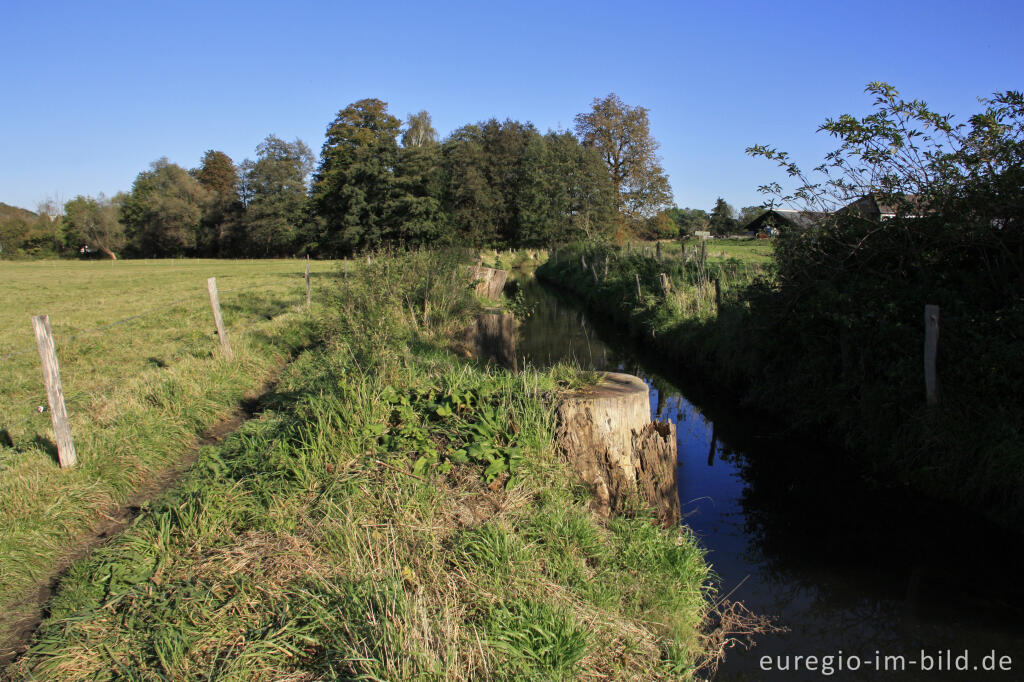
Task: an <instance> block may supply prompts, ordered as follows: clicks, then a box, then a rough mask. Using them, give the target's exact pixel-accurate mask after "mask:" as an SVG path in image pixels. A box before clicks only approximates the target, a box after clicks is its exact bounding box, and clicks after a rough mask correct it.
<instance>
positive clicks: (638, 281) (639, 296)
mask: <svg viewBox="0 0 1024 682" xmlns="http://www.w3.org/2000/svg"><path fill="white" fill-rule="evenodd" d="M633 277H635V278H636V300H638V301H639V300H640V299H641V298H643V294H642V293H641V292H640V275H638V274H637V273H635V272H634V273H633Z"/></svg>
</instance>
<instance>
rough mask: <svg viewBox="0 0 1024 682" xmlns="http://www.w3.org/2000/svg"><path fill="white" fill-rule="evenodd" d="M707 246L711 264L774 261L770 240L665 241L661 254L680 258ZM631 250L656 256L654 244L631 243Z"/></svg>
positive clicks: (752, 263) (759, 263)
mask: <svg viewBox="0 0 1024 682" xmlns="http://www.w3.org/2000/svg"><path fill="white" fill-rule="evenodd" d="M702 241H704V243H705V244H706V245H707V250H708V260H709V261H711V262H716V261H725V260H728V259H729V258H738V259H740V260H742V261H744V262H745V263H749V264H751V265H754V264H757V265H763V264H765V263H768V262H769V261H770V260H771V259H772V244H771V240H768V239H746V238H743V239H708V240H700V239H687V240H686V241H684V242H680V241H679V240H675V239H673V240H664V241H662V242H661V253H662V256H663V257H665V258H679V257H680V255H681V254H682V253H683V252H684V250H685V251H686V252H692V251H693V250H694V249H695V248H696V249H699V248H700V245H701V242H702ZM629 249H630V251H631V252H633V253H643V251H644V249H647V252H648V253H649V254H650V255H654V252H655V244H654V242H630V244H629Z"/></svg>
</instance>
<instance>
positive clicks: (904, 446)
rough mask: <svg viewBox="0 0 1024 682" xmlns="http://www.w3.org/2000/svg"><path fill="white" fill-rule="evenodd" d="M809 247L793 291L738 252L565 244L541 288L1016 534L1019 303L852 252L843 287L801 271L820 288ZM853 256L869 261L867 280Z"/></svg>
mask: <svg viewBox="0 0 1024 682" xmlns="http://www.w3.org/2000/svg"><path fill="white" fill-rule="evenodd" d="M800 239H801V237H799V236H795V237H794V240H796V242H797V243H796V244H791V243H790V242H789V241H786V242H785V243H784V244H783V248H784V249H785V251H784V253H783V258H784V259H786V262H787V263H789V265H788V266H787V268H788V270H787V272H789V271H790V270H794V269H795V270H796V271H798V272H799V274H800V276H801V277H802V278H803V280H802V281H800V282H796V283H795V284H794V283H792V282H791V281H790V280H792V279H793V278H794V277H795V275H793V274H792V273H790V274H789V275H787V277H788V278H789V279H787V282H789V283H788V284H786V285H785V286H784V287H780V283H779V279H778V277H779V274H778V273H779V270H778V267H777V265H775V264H769V265H767V266H766V265H765V264H763V263H759V262H757V261H758V260H759V259H752V258H746V259H745V258H744V257H743V254H744V252H743V251H742V248H743V247H742V243H741V242H737V243H736V244H735V245H733V247H732V252H733V253H734V254H735V255H736V256H737V257H728V258H725V259H714V258H711V257H707V256H706V255H705V254H702V252H701V251H700V250H698V251H694V250H693V249H692V247H689V248H687V249H684V250H683V251H682V252H679V255H674V257H669V256H667V255H665V254H663V259H661V260H659V259H657V258H656V257H654V254H653V249H648V251H647V252H646V253H644V252H643V251H640V252H637V251H636V250H635V249H633V250H631V251H627V250H626V249H624V248H622V247H616V246H611V245H596V244H577V245H569V246H564V247H561V248H559V249H558V250H557V251H556V252H555V254H554V257H553V258H551V259H550V260H549V261H548V262H547V263H545V264H544V265H542V266H541V267H540V268H538V270H537V277H538V278H540V279H543V280H545V281H548V282H550V283H552V284H554V285H556V286H559V287H562V288H565V289H567V290H569V291H571V292H573V293H575V294H576V295H578V296H579V297H580V298H581V299H582V300H583V301H584V302H585V303H586V304H587V305H588V306H590V307H591V308H592V309H594V310H596V311H598V312H600V313H601V314H604V315H607V316H609V317H611V318H612V319H614V320H616V321H617V322H618V323H619V324H621V325H623V326H625V327H627V328H629V329H630V331H631V332H632V333H633V334H634V335H635V336H637V337H638V338H640V339H642V340H643V343H644V344H645V345H647V346H649V347H652V348H656V349H658V350H659V351H660V352H663V353H665V354H666V356H667V357H670V358H673V360H674V361H676V362H680V363H684V364H685V365H686V366H687V367H689V368H692V369H693V370H696V371H698V372H700V373H702V374H703V375H705V376H707V377H713V378H714V380H715V382H716V383H718V384H720V385H723V386H728V387H730V388H731V390H732V392H733V393H734V394H735V395H737V397H738V400H739V402H741V403H742V404H744V405H747V406H748V407H753V408H756V409H760V410H764V411H767V412H769V413H773V414H776V415H778V416H779V417H780V418H782V419H784V420H785V421H786V422H787V423H788V424H789V425H790V426H791V427H792V428H794V429H797V430H799V431H803V432H806V433H814V434H819V435H821V437H823V438H825V439H826V440H828V441H829V442H832V443H835V444H836V445H838V446H840V447H841V448H843V450H844V451H845V452H846V453H847V456H848V457H849V459H850V462H851V463H853V464H854V466H856V467H857V468H858V469H860V470H861V471H862V473H863V474H864V475H865V476H867V477H869V478H872V479H874V481H875V482H876V483H877V484H879V485H882V486H892V485H901V486H908V487H910V488H912V489H914V490H915V491H916V492H918V493H921V494H924V495H926V496H929V497H931V498H933V499H935V500H937V501H940V502H946V503H949V502H952V503H954V504H956V505H958V506H960V507H962V508H967V509H971V510H973V511H975V512H978V513H980V514H982V515H983V516H985V517H987V518H988V519H989V520H991V521H993V522H994V523H997V524H999V525H1001V526H1003V527H1004V528H1009V529H1012V530H1014V531H1016V532H1019V529H1020V523H1021V521H1024V433H1022V424H1024V415H1022V414H1021V405H1022V404H1024V401H1021V400H1019V399H1018V398H1019V397H1020V395H1021V392H1020V380H1021V379H1022V378H1024V377H1022V367H1021V362H1020V358H1021V357H1022V356H1021V355H1020V354H1019V353H1016V352H1014V351H1011V348H1012V347H1018V350H1019V329H1020V328H1019V325H1017V322H1019V315H1020V307H1019V305H1016V304H1014V303H1013V302H1012V301H1011V300H1010V299H1005V300H1004V299H998V297H997V296H996V295H995V294H992V293H990V292H985V291H981V290H978V291H977V292H976V294H977V295H974V294H970V293H968V294H965V293H964V292H971V291H973V289H971V288H970V287H967V288H965V287H966V285H965V284H964V283H965V282H966V281H967V280H968V275H969V274H970V273H960V274H959V275H958V274H957V272H956V268H957V267H960V265H959V261H957V262H955V263H953V264H949V265H947V264H945V263H944V262H943V261H941V259H940V260H939V261H937V264H933V266H932V269H933V270H934V272H929V273H924V274H917V273H916V271H915V274H913V275H906V274H899V273H905V272H906V269H905V268H903V269H897V264H895V263H893V264H892V267H891V268H889V266H887V265H886V264H885V262H884V260H883V258H884V257H885V254H884V253H879V254H876V256H877V257H876V258H874V260H872V258H873V257H872V256H871V255H864V254H859V253H858V254H855V255H856V258H854V256H851V257H850V259H847V261H845V262H847V267H852V268H854V269H855V270H856V273H854V274H849V273H848V274H847V275H842V273H841V271H840V269H839V268H840V265H839V264H840V263H842V262H844V261H842V259H838V256H837V257H836V258H837V259H838V260H836V262H835V263H832V264H831V265H830V263H831V261H830V262H824V263H814V264H813V265H812V264H811V263H808V264H807V266H806V268H804V270H812V269H813V268H818V270H815V271H814V272H815V273H817V274H816V275H814V277H817V279H814V278H813V277H812V276H811V274H809V273H808V272H804V271H803V270H800V267H801V266H800V262H801V261H800V260H799V258H800V256H799V253H800V251H799V249H800V248H801V246H800V245H801V244H802V242H800V241H799V240H800ZM876 239H877V238H876ZM804 241H806V240H804ZM815 243H818V242H815ZM748 244H751V247H750V248H755V247H756V244H757V242H754V241H751V242H748ZM887 246H888V245H887V244H882V245H879V246H875V247H872V248H875V249H877V250H879V251H882V250H884V249H885V248H887ZM716 248H717V244H716V245H714V246H708V247H706V249H707V250H709V251H713V250H715V249H716ZM929 258H933V259H934V258H937V256H934V254H931V255H929ZM851 259H854V260H857V261H859V260H865V259H866V260H868V261H871V268H870V270H865V269H864V267H861V264H859V263H854V264H853V265H849V263H850V262H853V261H851ZM876 261H877V262H876ZM865 267H866V266H865ZM662 273H664V274H665V275H666V276H667V284H668V286H667V290H666V287H665V286H664V285H663V283H662V277H661V275H662ZM889 273H892V274H891V276H890V274H889ZM951 273H952V274H951ZM716 280H717V283H718V294H717V295H716V287H715V282H716ZM958 283H959V284H958ZM940 285H941V286H940ZM954 285H955V286H954ZM971 300H976V302H977V305H972V304H971V302H970V301H971ZM1000 301H1001V302H1000ZM926 303H941V304H942V320H943V322H942V325H943V326H942V331H941V340H940V342H939V358H940V362H939V364H938V373H939V380H940V382H941V384H942V400H941V403H940V404H939V405H936V406H928V405H926V402H925V391H924V374H923V369H922V367H923V362H922V359H923V352H922V348H923V341H924V325H923V319H922V312H923V309H924V305H925V304H926ZM1015 325H1016V326H1015Z"/></svg>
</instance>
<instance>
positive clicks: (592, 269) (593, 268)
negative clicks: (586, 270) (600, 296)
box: [590, 263, 601, 286]
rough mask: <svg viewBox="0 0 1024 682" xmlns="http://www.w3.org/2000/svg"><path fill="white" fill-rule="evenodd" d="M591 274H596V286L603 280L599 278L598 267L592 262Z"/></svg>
mask: <svg viewBox="0 0 1024 682" xmlns="http://www.w3.org/2000/svg"><path fill="white" fill-rule="evenodd" d="M590 274H592V275H593V276H594V286H597V285H598V284H600V283H601V281H600V280H599V279H598V278H597V267H595V265H594V264H593V263H591V264H590Z"/></svg>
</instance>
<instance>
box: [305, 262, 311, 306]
mask: <svg viewBox="0 0 1024 682" xmlns="http://www.w3.org/2000/svg"><path fill="white" fill-rule="evenodd" d="M312 303H313V294H312V292H311V291H310V288H309V256H306V310H309V307H310V305H311V304H312Z"/></svg>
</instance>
